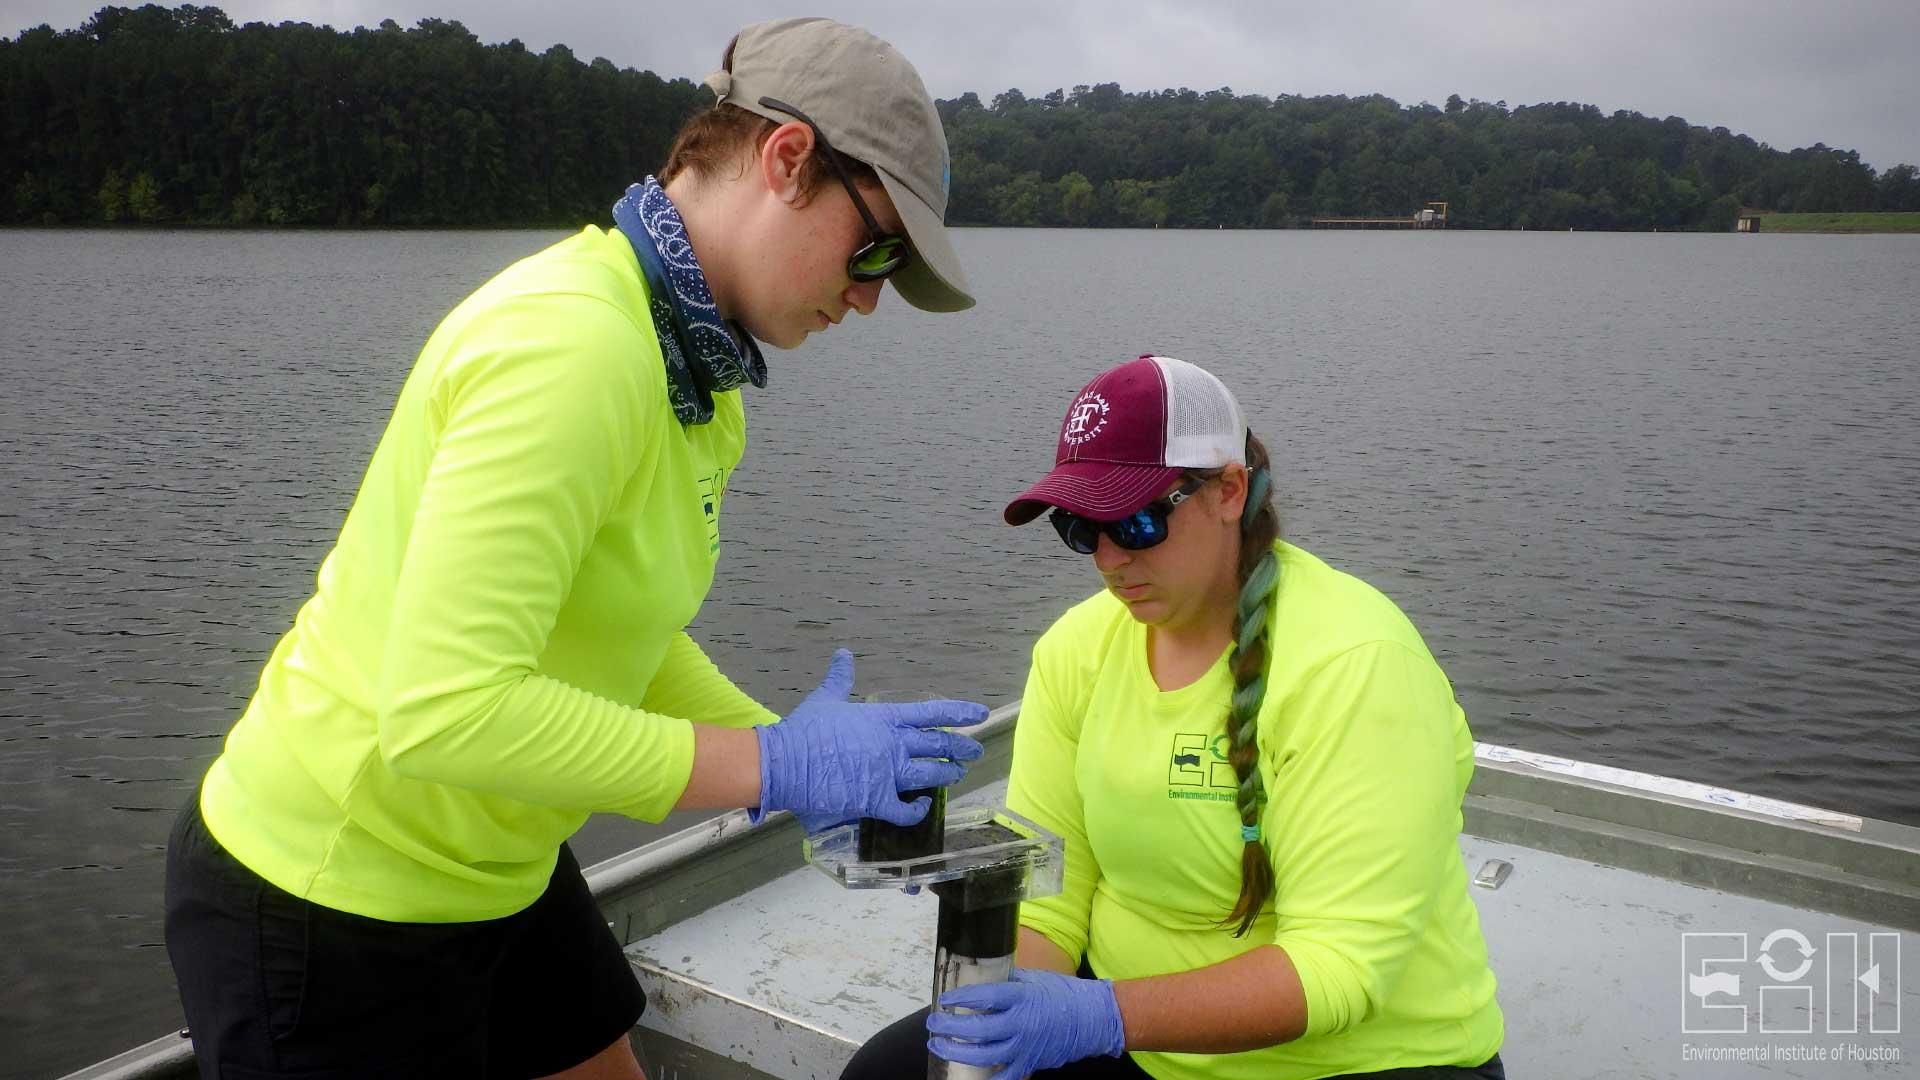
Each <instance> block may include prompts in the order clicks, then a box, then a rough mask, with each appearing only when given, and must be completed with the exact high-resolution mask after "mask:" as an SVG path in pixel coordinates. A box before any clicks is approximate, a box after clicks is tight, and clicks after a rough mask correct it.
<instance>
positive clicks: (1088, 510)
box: [1001, 461, 1186, 525]
mask: <svg viewBox="0 0 1920 1080" xmlns="http://www.w3.org/2000/svg"><path fill="white" fill-rule="evenodd" d="M1185 473H1186V470H1185V469H1178V468H1168V467H1166V466H1162V465H1114V464H1111V463H1109V462H1105V461H1069V462H1065V463H1064V464H1060V465H1055V466H1054V467H1053V471H1052V472H1050V473H1048V474H1047V475H1046V476H1044V477H1042V478H1041V479H1040V482H1039V483H1037V484H1035V485H1033V486H1032V487H1030V488H1028V489H1027V490H1025V491H1023V492H1021V493H1020V497H1019V498H1017V499H1014V500H1013V501H1012V502H1010V503H1008V504H1007V508H1006V509H1005V510H1004V511H1002V512H1001V516H1002V517H1004V518H1005V519H1006V521H1007V524H1009V525H1025V524H1026V523H1027V522H1029V521H1032V520H1033V519H1034V518H1037V517H1039V516H1040V515H1041V514H1042V513H1043V512H1045V510H1046V509H1047V508H1048V507H1050V506H1057V507H1059V508H1060V509H1062V510H1065V511H1067V512H1068V513H1070V514H1079V515H1081V516H1082V517H1090V518H1094V519H1096V520H1099V521H1118V520H1120V519H1121V518H1123V517H1126V516H1127V515H1128V514H1131V513H1133V512H1134V511H1136V510H1138V509H1140V508H1141V507H1143V506H1145V505H1147V504H1148V503H1150V502H1152V501H1153V500H1155V499H1157V498H1159V497H1160V493H1161V492H1162V491H1165V490H1166V489H1167V485H1169V484H1171V483H1173V482H1174V481H1176V480H1178V479H1180V477H1181V476H1183V475H1185Z"/></svg>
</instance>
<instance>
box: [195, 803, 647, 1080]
mask: <svg viewBox="0 0 1920 1080" xmlns="http://www.w3.org/2000/svg"><path fill="white" fill-rule="evenodd" d="M199 802H200V800H199V796H198V793H196V794H195V797H194V800H193V802H192V803H191V804H189V805H188V807H187V808H186V809H185V810H184V811H182V812H181V814H180V819H179V821H178V822H176V823H175V825H174V828H173V835H172V837H171V838H170V840H169V841H168V844H167V899H166V935H167V955H168V956H169V957H170V958H171V959H172V961H173V971H174V975H175V977H176V978H177V979H178V980H179V986H180V1000H181V1002H182V1004H184V1005H185V1006H186V1012H187V1026H188V1028H189V1029H190V1030H191V1031H192V1032H193V1046H194V1051H195V1053H196V1056H197V1057H198V1059H199V1065H200V1075H201V1076H202V1077H204V1078H206V1080H215V1078H229V1080H256V1078H264V1077H299V1078H301V1080H334V1078H339V1080H346V1078H348V1077H353V1078H356V1080H387V1078H394V1080H398V1078H401V1077H406V1078H409V1080H412V1078H421V1077H440V1076H445V1077H456V1076H457V1077H462V1078H469V1077H475V1078H477V1077H498V1078H512V1080H522V1078H529V1077H537V1076H545V1075H547V1074H548V1073H554V1072H559V1071H561V1070H563V1069H568V1068H571V1067H573V1066H575V1065H578V1064H580V1063H581V1062H583V1061H586V1060H587V1059H588V1058H591V1057H592V1056H594V1055H595V1054H597V1053H599V1052H600V1051H602V1050H605V1049H606V1048H607V1047H608V1046H611V1045H612V1044H613V1042H614V1040H616V1039H618V1038H620V1036H621V1035H623V1034H625V1033H626V1032H628V1031H629V1030H630V1029H631V1028H632V1027H633V1025H634V1024H635V1023H636V1022H637V1021H638V1020H639V1019H640V1013H641V1011H642V1010H644V1009H645V1008H646V1004H647V1002H646V996H645V995H644V994H643V993H642V992H641V990H640V984H639V983H638V982H637V981H636V980H635V979H634V975H633V969H632V968H630V967H629V966H628V965H627V960H626V956H625V955H624V954H623V953H622V951H621V948H620V943H619V942H618V941H616V940H615V939H614V936H613V933H612V932H611V931H610V930H608V928H607V924H606V923H605V922H604V921H603V920H602V919H601V917H600V911H599V909H598V907H596V906H595V904H594V902H593V895H592V893H590V892H589V891H588V889H587V882H586V879H585V878H583V877H582V876H581V875H580V865H579V863H577V862H575V861H574V858H573V853H572V852H571V851H569V850H568V849H567V847H566V846H565V845H562V846H561V848H560V861H559V863H558V864H557V865H556V866H555V867H554V870H553V879H552V880H551V881H550V882H549V883H548V884H547V890H546V892H545V893H544V894H542V895H541V897H540V898H539V899H538V900H536V901H534V902H533V904H532V905H531V906H529V907H528V908H526V909H525V910H524V911H520V912H518V913H516V914H513V915H509V916H507V917H506V918H502V919H492V920H488V921H485V922H469V923H393V922H385V921H382V920H379V919H370V918H366V917H365V916H361V915H352V914H348V913H347V912H343V911H336V910H334V909H332V908H327V907H321V906H320V905H318V904H312V903H308V902H307V901H305V900H301V899H299V898H297V897H295V896H293V895H291V894H289V893H287V892H285V891H283V890H281V889H279V888H276V887H274V886H273V885H272V884H270V883H268V882H267V881H265V880H264V879H262V878H261V877H260V876H259V875H257V874H255V873H254V872H253V871H251V870H249V869H247V868H246V867H245V866H244V865H242V864H241V863H240V861H239V860H238V859H235V858H234V857H233V856H232V855H231V854H229V853H228V852H227V850H226V849H225V848H223V847H221V846H220V844H219V842H218V841H216V840H215V839H214V838H213V835H212V834H211V833H209V832H208V831H207V827H206V824H205V822H203V821H202V820H201V818H200V807H199Z"/></svg>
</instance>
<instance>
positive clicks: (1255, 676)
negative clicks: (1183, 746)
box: [1221, 434, 1280, 937]
mask: <svg viewBox="0 0 1920 1080" xmlns="http://www.w3.org/2000/svg"><path fill="white" fill-rule="evenodd" d="M1272 475H1273V474H1272V470H1271V469H1270V467H1269V464H1268V461H1267V448H1266V447H1265V446H1262V445H1261V443H1260V440H1259V439H1256V438H1254V437H1253V436H1252V435H1251V434H1249V435H1248V436H1247V501H1246V505H1245V507H1244V508H1243V509H1242V510H1241V511H1240V565H1239V581H1240V596H1239V601H1238V603H1237V604H1236V605H1235V610H1234V634H1233V653H1232V655H1231V656H1230V657H1228V660H1227V664H1228V667H1229V668H1230V669H1231V670H1232V671H1233V704H1232V706H1231V708H1230V709H1229V710H1228V713H1227V734H1228V735H1229V736H1230V738H1231V742H1232V749H1231V750H1230V751H1229V752H1228V754H1227V760H1228V761H1229V762H1230V763H1231V764H1232V765H1233V771H1234V775H1235V776H1236V777H1238V778H1239V781H1240V786H1239V789H1238V790H1237V791H1236V792H1235V793H1234V805H1235V806H1236V807H1237V808H1238V809H1239V811H1240V825H1241V830H1240V835H1241V836H1242V837H1243V838H1244V839H1245V842H1246V846H1245V847H1244V849H1243V850H1242V853H1241V857H1240V899H1239V900H1238V901H1237V902H1236V903H1235V904H1234V906H1233V911H1232V912H1231V913H1230V914H1229V915H1228V916H1227V917H1226V919H1225V920H1224V921H1223V922H1222V923H1221V925H1222V926H1232V927H1234V931H1233V934H1234V936H1235V937H1241V936H1243V935H1245V934H1246V932H1247V931H1248V930H1250V929H1252V928H1253V921H1254V919H1255V918H1257V917H1258V916H1259V914H1260V909H1261V907H1262V906H1263V905H1265V904H1266V902H1267V898H1268V897H1269V896H1271V895H1273V864H1272V863H1271V862H1270V861H1269V860H1268V858H1267V849H1266V844H1265V843H1264V841H1263V840H1262V838H1261V836H1260V817H1261V815H1262V814H1263V813H1264V812H1265V810H1266V807H1267V790H1266V783H1265V781H1264V780H1263V779H1262V778H1261V775H1260V745H1259V737H1258V735H1259V726H1260V724H1259V721H1260V703H1261V702H1262V701H1263V700H1265V698H1266V696H1267V660H1268V655H1267V645H1268V640H1267V623H1268V622H1269V617H1270V616H1271V615H1272V613H1273V597H1274V594H1275V592H1276V591H1277V590H1278V588H1279V584H1280V563H1279V560H1278V559H1275V558H1274V555H1273V542H1274V541H1275V540H1277V539H1279V536H1280V518H1279V515H1277V514H1276V513H1275V512H1274V509H1273V482H1272Z"/></svg>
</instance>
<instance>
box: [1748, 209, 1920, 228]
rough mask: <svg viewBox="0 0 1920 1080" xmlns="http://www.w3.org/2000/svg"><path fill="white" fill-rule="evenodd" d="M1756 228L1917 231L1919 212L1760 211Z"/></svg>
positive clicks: (1919, 219) (1919, 220)
mask: <svg viewBox="0 0 1920 1080" xmlns="http://www.w3.org/2000/svg"><path fill="white" fill-rule="evenodd" d="M1760 231H1761V232H1763V233H1770V232H1838V233H1920V213H1911V212H1904V211H1901V212H1887V213H1868V214H1764V215H1762V216H1761V218H1760Z"/></svg>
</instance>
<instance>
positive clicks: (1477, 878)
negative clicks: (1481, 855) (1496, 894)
mask: <svg viewBox="0 0 1920 1080" xmlns="http://www.w3.org/2000/svg"><path fill="white" fill-rule="evenodd" d="M1512 873H1513V864H1512V863H1510V862H1508V861H1507V860H1505V859H1488V860H1487V862H1486V865H1484V866H1482V867H1481V868H1480V872H1479V873H1477V874H1475V875H1473V883H1474V884H1475V885H1478V886H1480V887H1481V888H1483V889H1497V888H1499V887H1500V886H1502V885H1505V884H1506V883H1507V876H1508V875H1510V874H1512Z"/></svg>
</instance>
